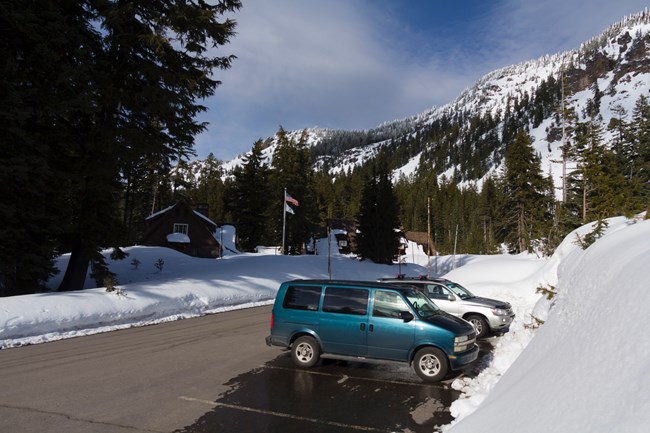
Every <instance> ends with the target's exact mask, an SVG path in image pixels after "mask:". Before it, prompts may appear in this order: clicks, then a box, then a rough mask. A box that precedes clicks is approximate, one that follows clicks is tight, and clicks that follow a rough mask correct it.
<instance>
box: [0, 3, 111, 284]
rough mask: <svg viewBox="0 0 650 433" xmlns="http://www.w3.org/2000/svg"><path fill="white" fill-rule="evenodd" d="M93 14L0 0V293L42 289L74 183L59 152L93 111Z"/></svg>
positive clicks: (75, 7)
mask: <svg viewBox="0 0 650 433" xmlns="http://www.w3.org/2000/svg"><path fill="white" fill-rule="evenodd" d="M91 18H92V17H91V16H90V14H89V13H88V12H87V11H86V10H85V9H84V7H83V5H82V4H78V3H75V2H53V1H43V2H40V1H21V0H7V1H3V2H2V3H0V57H1V58H2V63H1V64H2V66H0V68H1V69H0V71H1V74H0V143H1V145H0V148H1V149H2V152H0V164H1V165H2V167H3V169H2V170H1V171H0V196H1V197H2V203H1V205H0V219H1V220H2V221H3V230H2V234H1V235H0V296H7V295H14V294H22V293H31V292H35V291H40V290H42V289H43V288H44V284H45V281H46V280H47V279H48V278H49V277H50V276H51V275H53V274H54V273H55V272H56V270H55V268H54V264H53V258H54V256H55V254H56V253H57V247H58V236H59V235H60V233H61V232H62V231H63V230H64V229H65V224H66V223H67V222H68V221H70V220H71V219H72V218H73V215H72V214H71V212H70V211H69V201H68V200H67V197H66V196H65V194H62V192H63V193H65V191H66V190H67V189H71V188H74V187H75V185H76V184H77V183H78V182H79V179H78V177H77V174H76V173H74V172H72V173H71V172H68V171H67V170H66V167H65V165H63V164H62V162H65V158H64V157H62V155H63V154H64V153H65V149H66V146H67V144H68V143H70V142H72V141H74V140H75V139H76V136H77V134H79V133H81V132H80V131H82V130H83V128H84V125H83V124H82V123H81V122H80V121H81V119H79V116H78V113H79V112H85V111H92V110H93V109H94V108H93V104H92V101H90V100H89V99H88V97H87V96H86V93H87V91H88V89H89V87H91V86H92V73H90V71H91V70H92V68H93V65H94V63H93V59H92V52H93V51H94V50H97V49H99V45H98V41H97V36H98V33H97V32H96V31H95V29H94V28H93V27H92V26H91V24H90V22H91Z"/></svg>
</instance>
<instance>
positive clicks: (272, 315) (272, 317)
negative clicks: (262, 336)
mask: <svg viewBox="0 0 650 433" xmlns="http://www.w3.org/2000/svg"><path fill="white" fill-rule="evenodd" d="M273 322H275V314H273V313H271V329H273Z"/></svg>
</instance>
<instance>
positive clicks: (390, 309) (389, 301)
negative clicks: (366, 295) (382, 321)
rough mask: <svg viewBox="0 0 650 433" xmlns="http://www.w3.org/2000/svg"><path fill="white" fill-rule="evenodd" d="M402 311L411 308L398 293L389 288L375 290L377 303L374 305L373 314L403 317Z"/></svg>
mask: <svg viewBox="0 0 650 433" xmlns="http://www.w3.org/2000/svg"><path fill="white" fill-rule="evenodd" d="M402 311H410V310H409V307H408V306H407V305H406V302H404V299H403V298H402V297H401V296H400V295H399V294H398V293H395V292H392V291H389V290H375V303H374V306H373V307H372V315H373V316H375V317H391V318H395V319H401V318H402V315H401V313H402Z"/></svg>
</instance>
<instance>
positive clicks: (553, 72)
mask: <svg viewBox="0 0 650 433" xmlns="http://www.w3.org/2000/svg"><path fill="white" fill-rule="evenodd" d="M649 47H650V12H648V11H647V10H646V11H644V12H642V13H639V14H637V15H634V16H631V17H628V18H625V19H624V20H622V21H621V22H619V23H616V24H614V25H612V26H610V27H609V28H608V29H606V30H605V31H604V32H603V33H602V34H601V35H599V36H596V37H594V38H593V39H591V40H590V41H587V42H585V43H584V44H583V45H582V46H581V47H579V48H576V49H575V50H572V51H568V52H564V53H558V54H554V55H547V56H544V57H542V58H540V59H536V60H531V61H526V62H523V63H520V64H517V65H512V66H508V67H504V68H502V69H499V70H496V71H494V72H491V73H489V74H487V75H485V76H484V77H483V78H481V79H480V80H478V81H477V82H476V84H474V85H473V86H471V87H470V88H468V89H466V90H465V91H464V92H462V94H461V95H459V97H458V98H457V99H456V100H454V101H452V102H450V103H449V104H447V105H445V106H443V107H437V108H436V107H434V108H432V109H430V110H428V111H426V112H424V113H421V114H419V115H415V116H412V117H409V118H407V119H402V120H396V121H392V122H386V123H384V124H382V125H379V126H378V127H376V128H373V129H371V130H366V131H333V130H327V129H319V128H311V129H306V130H305V131H306V132H307V137H308V139H307V144H308V146H309V147H311V148H312V149H314V151H315V153H314V155H315V157H316V162H315V165H316V168H320V169H322V168H323V167H327V169H328V170H329V172H330V174H332V175H337V174H340V173H342V172H345V171H347V170H349V169H352V168H354V167H357V166H361V165H363V164H365V163H366V162H367V161H368V160H369V159H370V158H372V157H373V156H374V155H375V154H376V153H377V152H378V150H379V149H381V148H382V147H386V146H395V145H398V144H395V143H399V142H400V141H403V140H404V139H406V140H413V139H414V138H415V137H416V136H417V134H420V133H422V132H424V131H426V130H427V128H431V127H432V125H434V124H435V123H436V122H440V121H443V123H444V122H448V120H449V119H451V118H454V119H455V118H458V117H459V116H462V117H461V118H460V119H461V120H460V122H461V123H460V127H461V131H460V132H459V134H458V135H459V136H460V137H463V136H465V137H468V136H471V134H472V126H471V122H470V119H472V118H476V117H481V116H486V115H487V114H488V113H489V114H490V115H491V116H493V118H495V119H497V120H498V121H499V123H498V124H497V125H496V126H495V127H494V133H495V135H497V136H499V137H500V135H501V134H502V133H503V129H504V122H505V120H504V119H505V118H506V113H509V112H512V111H513V110H514V108H515V106H516V104H518V103H521V102H522V101H528V100H529V98H532V97H533V96H534V95H535V92H536V90H537V89H538V88H539V86H540V85H541V84H542V82H543V81H544V80H547V79H548V78H549V77H553V79H554V80H556V82H558V83H560V82H562V80H564V84H563V87H564V90H565V104H566V108H567V109H573V110H574V112H575V113H577V115H578V116H582V114H581V113H583V111H584V109H585V107H586V105H587V101H588V100H589V99H591V98H593V96H594V88H595V86H594V85H595V84H597V87H598V89H600V91H601V92H603V97H602V101H601V104H600V116H601V117H602V120H601V124H602V125H603V128H604V130H605V137H604V140H605V142H608V141H609V140H610V139H611V138H612V134H613V132H611V131H608V130H607V126H608V124H609V122H610V120H611V119H612V117H613V116H615V114H614V113H615V111H616V110H619V109H621V108H622V109H624V110H625V112H626V113H627V115H628V117H630V116H631V113H632V111H633V109H634V105H635V103H636V101H637V99H638V97H639V96H640V95H646V96H650V55H649V54H650V48H649ZM531 103H532V102H531ZM557 105H558V106H557V107H553V112H551V113H550V114H548V115H546V117H545V118H544V119H543V120H542V121H541V122H540V123H539V125H535V124H534V123H533V122H530V123H528V126H527V129H528V130H529V133H530V135H531V136H532V137H533V138H534V146H535V149H536V150H537V152H539V154H540V156H541V157H542V169H543V170H544V171H545V172H550V173H551V174H552V176H553V178H554V180H555V184H556V186H557V185H559V184H560V175H561V164H557V163H555V162H554V161H558V160H560V159H561V152H560V146H561V145H562V137H561V134H560V133H559V131H560V130H561V121H559V120H558V119H559V114H558V113H559V112H560V106H559V103H558V104H557ZM628 120H629V119H628ZM301 133H302V131H291V132H289V138H290V139H292V140H294V141H297V140H298V138H299V136H300V134H301ZM465 139H467V138H465ZM458 140H459V141H458V142H457V143H456V147H458V148H460V147H461V146H463V145H464V146H470V147H474V150H473V152H478V151H479V150H478V149H477V147H479V146H481V145H482V144H481V143H477V142H470V143H462V142H461V141H460V140H462V138H459V139H458ZM264 142H265V145H266V148H265V150H264V152H263V154H264V158H265V161H266V162H267V163H269V164H270V163H271V161H272V157H273V152H274V150H275V147H276V144H277V137H270V138H267V139H266V140H264ZM437 146H439V143H438V142H437V141H435V140H434V141H427V140H426V139H425V140H424V141H423V142H421V143H420V147H421V149H420V151H419V152H413V153H412V155H411V157H410V159H409V160H408V161H405V162H404V163H403V164H402V165H401V166H400V167H396V168H395V172H394V173H395V175H396V177H395V178H397V176H398V175H400V174H403V175H405V176H409V175H411V174H412V173H414V172H415V171H416V170H417V169H418V167H420V165H421V164H425V166H427V167H428V168H429V169H431V170H434V171H435V172H436V173H438V176H442V175H445V176H446V177H447V178H451V177H453V175H454V174H455V173H460V172H463V171H464V168H463V167H459V166H457V165H455V164H454V163H452V162H451V161H447V162H445V163H444V164H442V165H441V164H440V163H438V164H437V165H436V164H435V163H434V162H433V161H432V160H431V159H430V157H426V156H423V154H425V153H427V152H428V154H435V153H436V152H447V153H448V152H449V150H448V149H447V150H445V149H437ZM251 147H252V143H251ZM503 151H504V150H503V149H502V148H501V149H495V150H494V152H493V153H492V154H491V156H489V158H488V159H489V161H485V164H487V165H488V166H489V170H488V171H487V172H486V173H482V175H481V176H485V175H486V174H489V173H493V172H495V171H496V170H498V169H499V168H500V165H501V164H502V158H500V156H499V155H502V154H503ZM244 157H245V154H244V155H240V156H238V157H236V158H235V159H233V160H231V161H227V162H224V163H223V169H224V175H225V176H227V175H228V173H230V172H231V171H232V169H233V168H234V167H236V166H238V165H241V164H242V162H243V159H244ZM195 164H197V165H200V162H195ZM569 165H570V164H569ZM569 169H571V166H569ZM194 170H196V168H195V169H194ZM480 180H481V179H480V178H472V177H471V176H470V177H469V178H468V177H467V175H466V176H465V178H464V179H463V181H464V182H466V183H467V182H480Z"/></svg>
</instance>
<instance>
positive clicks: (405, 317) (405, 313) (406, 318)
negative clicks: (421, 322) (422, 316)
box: [399, 311, 415, 323]
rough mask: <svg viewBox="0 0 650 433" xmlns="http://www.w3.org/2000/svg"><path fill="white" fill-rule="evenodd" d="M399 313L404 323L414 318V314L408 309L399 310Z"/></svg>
mask: <svg viewBox="0 0 650 433" xmlns="http://www.w3.org/2000/svg"><path fill="white" fill-rule="evenodd" d="M399 315H400V317H401V318H402V320H403V321H404V323H408V322H410V321H411V320H413V319H415V316H414V315H413V314H412V313H410V312H408V311H400V313H399Z"/></svg>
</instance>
